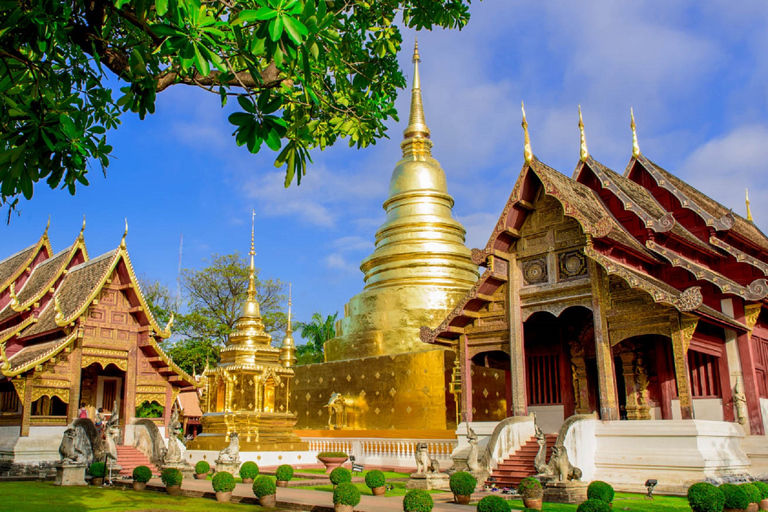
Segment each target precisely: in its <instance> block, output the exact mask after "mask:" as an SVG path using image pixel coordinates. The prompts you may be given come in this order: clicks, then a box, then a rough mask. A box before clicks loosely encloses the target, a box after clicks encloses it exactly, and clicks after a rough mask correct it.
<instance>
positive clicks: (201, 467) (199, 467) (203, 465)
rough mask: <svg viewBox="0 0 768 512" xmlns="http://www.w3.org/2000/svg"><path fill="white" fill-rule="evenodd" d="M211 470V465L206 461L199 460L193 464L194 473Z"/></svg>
mask: <svg viewBox="0 0 768 512" xmlns="http://www.w3.org/2000/svg"><path fill="white" fill-rule="evenodd" d="M210 470H211V465H210V464H208V462H206V461H204V460H201V461H198V462H197V464H195V473H197V474H198V475H203V474H207V473H208V472H209V471H210Z"/></svg>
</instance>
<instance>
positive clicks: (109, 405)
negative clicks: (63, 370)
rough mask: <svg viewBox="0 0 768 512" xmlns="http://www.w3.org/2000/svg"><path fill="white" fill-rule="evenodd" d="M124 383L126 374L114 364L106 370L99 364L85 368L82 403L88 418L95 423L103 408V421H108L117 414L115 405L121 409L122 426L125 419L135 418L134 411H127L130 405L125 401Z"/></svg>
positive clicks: (83, 371)
mask: <svg viewBox="0 0 768 512" xmlns="http://www.w3.org/2000/svg"><path fill="white" fill-rule="evenodd" d="M124 383H125V372H124V371H123V370H121V369H120V368H118V367H117V366H116V365H114V364H112V363H110V364H107V367H106V368H102V367H101V365H100V364H99V363H92V364H90V365H89V366H87V367H86V368H83V370H82V374H81V377H80V403H85V406H86V409H87V411H88V417H89V418H91V419H92V420H93V421H94V422H95V421H96V420H97V418H96V414H97V412H98V410H99V409H100V408H101V409H103V411H102V415H103V419H104V420H105V421H106V420H108V419H109V418H110V417H112V415H113V414H114V413H115V412H117V411H115V410H114V408H115V405H117V407H118V408H119V409H120V411H119V412H120V424H121V425H123V423H124V421H125V418H127V417H133V415H134V411H126V410H125V407H127V406H128V405H127V404H125V400H124V399H123V398H124V396H125V385H124ZM78 405H79V404H78ZM134 406H135V404H134ZM128 413H130V414H128Z"/></svg>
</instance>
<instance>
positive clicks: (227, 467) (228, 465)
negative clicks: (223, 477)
mask: <svg viewBox="0 0 768 512" xmlns="http://www.w3.org/2000/svg"><path fill="white" fill-rule="evenodd" d="M219 471H227V472H229V473H232V475H233V476H235V477H236V476H237V475H238V473H239V472H240V461H220V460H217V461H216V472H217V473H218V472H219Z"/></svg>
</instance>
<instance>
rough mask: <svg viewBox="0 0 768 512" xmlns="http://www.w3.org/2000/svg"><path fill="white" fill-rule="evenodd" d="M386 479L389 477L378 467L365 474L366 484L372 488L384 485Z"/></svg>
mask: <svg viewBox="0 0 768 512" xmlns="http://www.w3.org/2000/svg"><path fill="white" fill-rule="evenodd" d="M386 481H387V479H386V478H385V477H384V472H383V471H380V470H378V469H374V470H371V471H369V472H368V473H367V474H366V475H365V485H367V486H368V487H370V488H371V489H375V488H377V487H384V484H385V483H386Z"/></svg>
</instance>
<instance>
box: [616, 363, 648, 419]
mask: <svg viewBox="0 0 768 512" xmlns="http://www.w3.org/2000/svg"><path fill="white" fill-rule="evenodd" d="M619 357H620V358H621V370H622V374H623V375H624V388H625V391H626V397H627V405H626V410H627V419H628V420H639V419H642V418H641V417H640V416H641V414H640V403H639V400H638V386H637V381H636V374H635V353H634V352H633V351H631V350H627V351H625V352H622V353H621V354H619Z"/></svg>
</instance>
